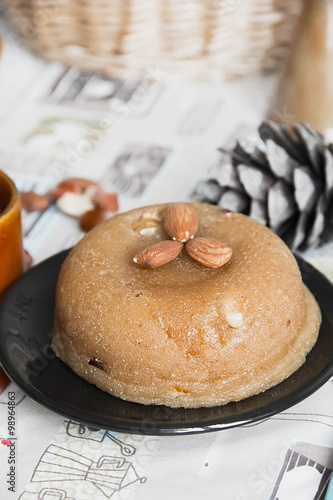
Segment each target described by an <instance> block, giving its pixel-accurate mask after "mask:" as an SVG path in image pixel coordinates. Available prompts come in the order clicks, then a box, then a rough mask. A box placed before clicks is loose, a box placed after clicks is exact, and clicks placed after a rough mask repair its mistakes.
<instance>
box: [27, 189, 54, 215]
mask: <svg viewBox="0 0 333 500" xmlns="http://www.w3.org/2000/svg"><path fill="white" fill-rule="evenodd" d="M20 199H21V205H22V208H24V210H26V211H27V212H35V211H37V210H45V209H46V208H47V207H48V206H49V205H50V202H49V200H48V198H47V197H46V196H44V195H42V194H37V193H35V192H34V191H27V192H21V193H20Z"/></svg>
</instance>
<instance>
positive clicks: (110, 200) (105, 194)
mask: <svg viewBox="0 0 333 500" xmlns="http://www.w3.org/2000/svg"><path fill="white" fill-rule="evenodd" d="M93 202H94V203H95V205H96V206H97V207H99V208H100V209H101V210H105V212H117V210H118V209H119V204H118V195H117V193H116V192H114V191H105V190H104V189H103V188H102V187H101V186H98V187H97V189H96V193H95V195H94V198H93Z"/></svg>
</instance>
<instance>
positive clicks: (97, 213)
mask: <svg viewBox="0 0 333 500" xmlns="http://www.w3.org/2000/svg"><path fill="white" fill-rule="evenodd" d="M106 219H107V215H106V213H105V212H104V210H101V209H99V208H95V209H94V210H88V212H85V213H84V214H83V215H82V217H81V219H80V228H81V229H82V231H84V232H86V233H87V232H88V231H90V229H92V228H93V227H95V226H97V225H98V224H100V223H101V222H103V221H104V220H106Z"/></svg>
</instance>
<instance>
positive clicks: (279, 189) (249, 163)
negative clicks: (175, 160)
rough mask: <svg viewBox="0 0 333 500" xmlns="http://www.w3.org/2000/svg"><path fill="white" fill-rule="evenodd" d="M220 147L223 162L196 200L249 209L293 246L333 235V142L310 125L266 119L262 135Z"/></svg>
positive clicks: (300, 247) (322, 240) (246, 211)
mask: <svg viewBox="0 0 333 500" xmlns="http://www.w3.org/2000/svg"><path fill="white" fill-rule="evenodd" d="M253 139H254V138H252V139H251V138H248V139H247V140H245V141H241V140H239V141H238V142H237V143H236V145H235V147H234V148H233V149H232V150H231V151H226V150H225V149H220V151H222V152H223V153H224V154H223V157H222V161H221V163H220V164H219V165H218V166H217V167H216V168H215V170H214V171H213V172H212V176H211V177H210V178H208V179H206V180H205V181H203V182H202V183H201V184H200V185H199V186H198V187H197V188H196V191H195V193H193V196H192V198H193V199H194V200H195V201H200V202H203V203H210V204H215V205H220V206H223V207H225V208H229V209H231V210H235V211H237V212H241V213H244V214H246V215H249V216H250V217H253V218H254V219H256V220H258V221H259V222H261V223H262V224H265V225H267V226H268V227H270V228H271V229H272V230H273V231H274V232H275V233H277V234H278V235H279V236H280V237H281V238H282V239H283V240H284V241H285V242H286V243H287V244H288V245H289V246H290V248H291V249H292V250H305V249H307V248H310V247H318V246H321V245H323V244H326V243H328V242H329V241H331V240H332V239H333V144H329V145H326V144H325V143H324V138H323V136H322V135H321V134H320V133H318V132H316V131H315V130H313V129H312V128H311V127H310V126H309V125H306V124H303V123H299V124H296V125H294V126H293V127H290V128H286V127H284V126H281V125H278V124H276V123H274V122H270V121H264V122H263V123H262V124H261V125H260V127H259V137H256V138H255V140H253Z"/></svg>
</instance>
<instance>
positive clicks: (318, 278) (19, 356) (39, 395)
mask: <svg viewBox="0 0 333 500" xmlns="http://www.w3.org/2000/svg"><path fill="white" fill-rule="evenodd" d="M67 253H68V251H64V252H61V253H60V254H57V255H55V256H53V257H51V258H50V259H48V260H46V261H44V262H42V263H41V264H39V265H37V266H36V267H34V268H32V269H31V270H30V271H28V272H27V273H25V274H23V275H22V276H21V277H20V278H19V279H18V281H16V282H15V283H14V285H13V286H12V287H11V289H10V290H9V291H8V292H7V293H6V295H5V297H4V298H3V301H2V307H1V310H0V353H1V355H0V360H1V363H2V365H3V367H4V369H5V371H6V372H7V373H8V375H9V376H10V378H11V379H12V380H13V381H14V382H15V383H16V384H17V385H18V386H19V387H20V388H21V389H23V391H25V392H26V394H28V395H29V396H30V397H31V398H33V399H34V400H36V401H38V402H39V403H41V404H43V405H45V406H46V407H48V408H50V409H51V410H54V411H55V412H57V413H60V414H61V415H64V416H65V417H67V418H69V419H72V420H75V421H77V422H81V423H83V424H86V425H89V426H92V427H95V428H102V429H107V430H112V431H120V432H128V433H137V434H155V435H157V434H160V435H161V434H182V433H183V434H185V433H196V432H207V431H214V430H220V429H224V428H227V427H234V426H238V425H242V424H247V423H251V422H255V421H258V420H261V419H264V418H267V417H269V416H271V415H274V414H276V413H278V412H280V411H283V410H285V409H287V408H289V407H290V406H293V405H295V404H296V403H298V402H300V401H302V400H303V399H304V398H306V397H307V396H309V395H310V394H312V393H313V392H314V391H316V390H317V389H318V388H319V387H320V386H321V385H322V384H324V382H326V381H327V380H328V379H329V378H330V377H331V376H332V375H333V308H332V303H333V286H332V285H331V283H330V282H329V281H328V280H327V279H326V278H325V277H324V276H322V275H321V274H320V273H319V272H318V271H316V270H315V269H314V268H313V267H311V266H310V265H309V264H307V263H306V262H304V260H302V259H298V262H299V265H300V268H301V272H302V276H303V280H304V282H305V283H306V284H307V286H308V287H309V288H310V290H311V291H312V293H313V294H314V295H315V296H316V299H317V301H318V302H319V304H320V307H321V311H322V315H323V322H322V326H321V329H320V333H319V339H318V341H317V343H316V345H315V347H314V348H313V349H312V351H311V352H310V353H309V355H308V357H307V359H306V362H305V364H304V365H303V366H302V367H301V368H300V369H299V370H298V371H297V372H295V373H294V374H293V375H292V376H291V377H289V378H288V379H286V380H285V381H284V382H282V383H281V384H279V385H277V386H275V387H273V388H272V389H269V390H267V391H266V392H263V393H261V394H259V395H257V396H253V397H251V398H248V399H245V400H243V401H240V402H238V403H229V404H227V405H224V406H217V407H214V408H199V409H188V410H184V409H172V408H167V407H165V406H145V405H140V404H137V403H129V402H127V401H123V400H121V399H118V398H115V397H113V396H110V395H109V394H107V393H105V392H103V391H101V390H100V389H98V388H97V387H95V386H94V385H91V384H89V383H88V382H86V381H85V380H83V379H82V378H80V377H78V376H77V375H75V373H74V372H72V370H71V369H70V368H68V367H67V366H66V365H65V364H64V363H63V362H62V361H61V360H60V359H58V358H57V357H56V356H55V354H54V352H53V351H52V349H51V348H50V341H51V332H52V323H53V312H54V297H55V286H56V282H57V277H58V273H59V270H60V266H61V264H62V262H63V260H64V259H65V257H66V255H67Z"/></svg>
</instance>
